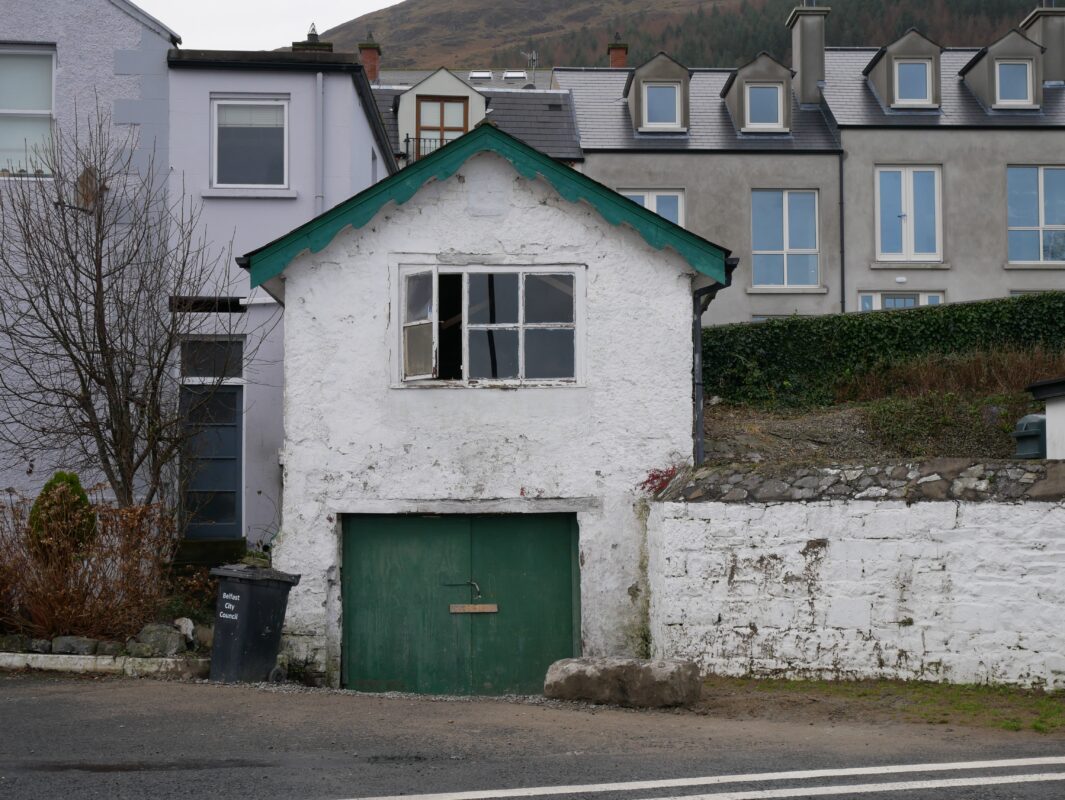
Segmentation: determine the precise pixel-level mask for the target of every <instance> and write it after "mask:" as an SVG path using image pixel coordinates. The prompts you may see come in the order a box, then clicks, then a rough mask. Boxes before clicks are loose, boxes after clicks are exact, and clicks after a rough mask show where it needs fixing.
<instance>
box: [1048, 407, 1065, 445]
mask: <svg viewBox="0 0 1065 800" xmlns="http://www.w3.org/2000/svg"><path fill="white" fill-rule="evenodd" d="M1047 458H1055V459H1065V397H1053V398H1051V399H1050V400H1047Z"/></svg>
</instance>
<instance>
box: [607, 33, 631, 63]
mask: <svg viewBox="0 0 1065 800" xmlns="http://www.w3.org/2000/svg"><path fill="white" fill-rule="evenodd" d="M606 53H607V55H608V56H610V68H611V69H625V67H626V66H627V65H628V61H629V46H628V45H627V44H625V43H624V42H623V41H621V34H620V33H615V34H614V41H612V42H611V43H610V44H608V45H607V46H606Z"/></svg>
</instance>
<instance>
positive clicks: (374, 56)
mask: <svg viewBox="0 0 1065 800" xmlns="http://www.w3.org/2000/svg"><path fill="white" fill-rule="evenodd" d="M359 60H360V61H361V62H362V68H363V69H364V70H366V77H367V78H368V79H369V81H370V83H377V80H378V78H380V76H381V45H379V44H378V43H377V42H375V41H374V40H373V31H369V34H368V35H367V37H366V41H365V42H359Z"/></svg>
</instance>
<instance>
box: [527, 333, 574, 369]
mask: <svg viewBox="0 0 1065 800" xmlns="http://www.w3.org/2000/svg"><path fill="white" fill-rule="evenodd" d="M573 376H574V369H573V330H572V329H571V328H563V329H557V330H555V329H550V328H546V329H538V328H533V329H531V330H526V331H525V377H526V378H536V379H545V378H572V377H573Z"/></svg>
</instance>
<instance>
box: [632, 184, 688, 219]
mask: <svg viewBox="0 0 1065 800" xmlns="http://www.w3.org/2000/svg"><path fill="white" fill-rule="evenodd" d="M618 194H622V195H625V197H627V198H629V199H630V200H632V201H633V202H634V203H639V204H640V205H641V206H643V207H644V208H646V209H648V210H649V211H653V212H655V213H656V214H658V215H659V216H660V217H665V218H666V219H668V220H669V221H670V222H673V223H675V224H677V225H680V226H682V227H683V226H684V192H683V191H682V190H680V189H668V190H658V189H618Z"/></svg>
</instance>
